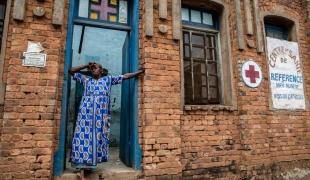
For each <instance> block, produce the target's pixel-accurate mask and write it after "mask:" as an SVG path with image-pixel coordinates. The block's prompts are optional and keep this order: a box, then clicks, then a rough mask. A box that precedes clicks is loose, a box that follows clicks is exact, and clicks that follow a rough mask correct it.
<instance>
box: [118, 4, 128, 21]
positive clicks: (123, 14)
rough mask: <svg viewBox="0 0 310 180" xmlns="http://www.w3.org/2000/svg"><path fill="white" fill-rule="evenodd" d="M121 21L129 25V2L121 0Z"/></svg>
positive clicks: (119, 11) (119, 12)
mask: <svg viewBox="0 0 310 180" xmlns="http://www.w3.org/2000/svg"><path fill="white" fill-rule="evenodd" d="M118 14H119V19H118V21H119V22H120V23H127V14H128V3H127V1H123V0H120V1H119V10H118Z"/></svg>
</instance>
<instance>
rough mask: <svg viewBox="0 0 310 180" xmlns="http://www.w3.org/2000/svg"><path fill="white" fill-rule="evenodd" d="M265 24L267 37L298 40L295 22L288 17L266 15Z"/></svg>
mask: <svg viewBox="0 0 310 180" xmlns="http://www.w3.org/2000/svg"><path fill="white" fill-rule="evenodd" d="M264 26H265V34H266V36H267V37H272V38H276V39H281V40H286V41H297V39H296V33H295V23H294V22H293V21H291V20H290V19H288V18H286V17H282V16H277V15H266V16H265V17H264Z"/></svg>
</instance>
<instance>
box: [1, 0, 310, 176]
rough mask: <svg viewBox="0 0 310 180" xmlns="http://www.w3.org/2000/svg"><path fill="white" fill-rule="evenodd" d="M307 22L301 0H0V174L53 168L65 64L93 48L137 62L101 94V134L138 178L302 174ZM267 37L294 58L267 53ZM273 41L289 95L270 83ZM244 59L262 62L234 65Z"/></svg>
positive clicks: (67, 103)
mask: <svg viewBox="0 0 310 180" xmlns="http://www.w3.org/2000/svg"><path fill="white" fill-rule="evenodd" d="M309 32H310V1H309V0H141V1H138V0H133V1H129V0H90V1H89V0H79V1H77V0H76V1H75V0H65V1H64V0H54V1H52V0H28V1H26V0H7V1H5V0H0V33H1V34H0V35H1V42H2V43H1V53H0V62H1V63H0V75H1V76H0V77H1V78H0V87H1V88H0V97H1V98H0V103H1V114H0V115H1V119H0V129H1V131H0V136H1V141H0V148H1V149H0V150H1V151H0V152H1V153H0V158H1V160H0V179H51V178H52V177H58V178H62V177H64V176H63V175H64V172H67V171H68V169H70V165H69V164H68V163H66V162H67V161H68V153H67V152H68V150H69V149H70V148H71V147H70V141H71V137H72V132H73V127H74V120H75V117H76V107H77V104H78V101H79V98H80V94H81V87H80V86H79V84H75V82H74V81H72V80H71V79H70V77H69V75H68V73H67V71H68V69H69V68H70V67H71V66H75V65H78V64H83V63H87V62H89V61H91V60H92V61H96V62H99V63H101V64H103V65H104V66H105V67H107V68H108V69H109V71H110V73H111V74H119V73H125V72H132V71H134V70H136V69H137V68H138V67H139V66H142V67H143V68H145V70H146V71H145V75H144V76H143V77H140V78H138V79H136V80H130V81H125V82H124V83H123V84H122V86H117V87H115V89H114V90H113V93H112V95H111V96H112V104H111V105H112V107H111V108H112V109H111V110H112V119H115V121H114V122H115V123H114V126H112V127H111V136H112V139H111V140H113V141H112V142H113V146H115V147H116V149H118V150H119V153H120V158H121V160H122V162H123V163H124V164H126V165H127V166H128V167H130V168H132V170H133V171H137V172H138V173H139V176H140V177H141V178H142V177H143V178H145V179H156V178H157V179H181V178H183V179H195V178H196V179H252V178H253V179H255V178H256V179H293V178H296V177H297V178H305V177H307V176H309V175H310V143H309V142H310V112H309V108H310V104H309V99H308V97H309V96H310V73H309V70H310V58H309V57H310V56H309V55H310V46H309V44H310V33H309ZM269 38H272V39H278V40H279V39H281V43H283V44H285V46H284V48H286V47H291V46H290V45H291V44H294V45H297V51H296V52H297V54H299V58H298V56H297V60H296V56H292V52H291V51H289V50H287V51H286V50H283V49H282V50H281V49H280V50H279V51H275V52H273V53H275V54H272V52H270V51H268V48H267V47H269V46H272V45H274V44H272V43H270V42H273V41H271V40H269ZM29 41H30V42H35V43H40V44H41V45H42V48H43V49H44V51H43V52H40V53H37V54H36V57H39V56H40V57H39V58H37V59H36V60H37V61H35V60H34V59H35V58H33V59H31V57H29V55H31V48H29V46H30V45H31V44H28V42H29ZM276 42H278V41H276ZM279 42H280V41H279ZM286 45H287V46H286ZM292 46H293V45H292ZM39 49H40V47H39ZM280 51H281V52H282V53H287V55H283V56H281V57H283V58H284V59H283V62H287V61H289V60H292V59H293V60H294V63H295V65H296V68H297V66H298V67H299V70H297V71H298V73H299V76H298V77H301V80H296V82H297V81H298V82H299V85H298V83H297V84H295V85H296V89H299V90H301V91H299V92H301V95H299V96H298V98H297V96H296V101H293V100H291V99H290V98H287V101H286V102H287V104H283V103H282V104H281V102H283V101H282V100H283V99H285V98H284V97H285V96H284V95H283V96H282V95H281V96H280V95H279V96H276V95H275V92H276V90H277V89H279V87H278V86H280V85H279V84H278V85H277V84H275V85H276V86H275V87H274V86H273V85H274V84H273V82H274V81H275V80H277V79H281V77H283V76H276V75H274V74H272V72H273V69H272V68H273V65H272V64H271V63H270V62H276V61H272V56H271V55H278V52H280ZM24 52H26V54H24ZM27 53H29V54H27ZM45 54H46V63H45V64H44V55H45ZM42 55H43V57H42ZM285 58H287V59H285ZM31 60H32V61H31ZM248 60H251V61H252V62H254V63H256V64H257V65H258V66H256V67H260V68H261V72H259V71H255V69H252V70H253V71H251V72H250V69H246V73H245V77H244V76H243V71H242V69H243V68H242V67H243V65H244V64H245V62H247V61H248ZM42 62H43V64H42ZM281 62H282V60H281ZM250 66H251V67H253V68H254V65H250ZM250 66H249V67H250ZM287 66H288V65H287ZM283 67H284V68H285V67H286V66H283ZM290 70H291V69H290V68H288V71H290ZM257 73H259V74H257ZM280 75H281V74H280ZM282 75H283V74H282ZM290 77H291V76H286V79H285V81H291V80H292V79H293V78H294V77H295V76H294V77H292V79H290ZM298 77H297V76H296V78H298ZM246 78H249V79H250V82H249V84H247V85H246ZM259 78H261V83H257V84H255V83H254V82H256V80H258V79H259ZM293 80H294V79H293ZM293 80H292V81H293ZM283 81H284V80H283V78H282V82H283ZM251 83H252V84H255V86H251ZM300 84H301V85H300ZM276 97H277V98H276ZM281 99H282V100H281ZM276 102H278V104H276ZM112 142H111V143H112ZM111 145H112V144H111ZM98 172H99V173H100V171H98ZM73 175H74V174H73ZM98 177H99V175H98V176H97V178H98ZM127 178H128V176H127Z"/></svg>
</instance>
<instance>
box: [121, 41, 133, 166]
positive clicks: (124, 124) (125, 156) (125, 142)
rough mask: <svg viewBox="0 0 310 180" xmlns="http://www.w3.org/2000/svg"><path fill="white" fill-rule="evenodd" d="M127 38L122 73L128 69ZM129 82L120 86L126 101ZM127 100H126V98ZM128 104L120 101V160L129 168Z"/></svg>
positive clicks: (128, 94)
mask: <svg viewBox="0 0 310 180" xmlns="http://www.w3.org/2000/svg"><path fill="white" fill-rule="evenodd" d="M127 42H128V38H126V40H125V43H124V46H123V50H122V55H123V64H124V65H123V68H124V71H127V70H128V68H129V65H130V63H129V61H128V47H127V46H128V43H127ZM130 88H131V87H130V81H124V82H123V86H122V92H123V94H122V99H126V97H129V96H130V91H129V89H130ZM127 99H128V98H127ZM130 106H131V105H130V103H129V101H122V113H121V123H120V149H119V152H120V154H119V155H120V158H121V160H122V161H123V162H124V163H125V164H126V165H127V166H131V165H132V163H131V162H132V161H131V159H132V158H131V157H130V149H131V146H130V118H129V117H130V111H129V110H130Z"/></svg>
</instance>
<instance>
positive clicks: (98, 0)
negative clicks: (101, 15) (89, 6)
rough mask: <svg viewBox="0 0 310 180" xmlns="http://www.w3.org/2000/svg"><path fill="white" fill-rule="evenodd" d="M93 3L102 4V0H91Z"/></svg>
mask: <svg viewBox="0 0 310 180" xmlns="http://www.w3.org/2000/svg"><path fill="white" fill-rule="evenodd" d="M91 2H92V3H96V4H101V0H91Z"/></svg>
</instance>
